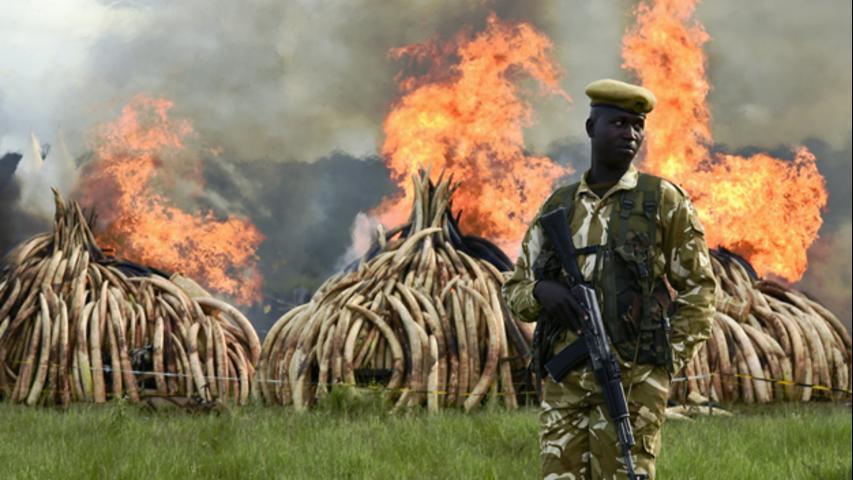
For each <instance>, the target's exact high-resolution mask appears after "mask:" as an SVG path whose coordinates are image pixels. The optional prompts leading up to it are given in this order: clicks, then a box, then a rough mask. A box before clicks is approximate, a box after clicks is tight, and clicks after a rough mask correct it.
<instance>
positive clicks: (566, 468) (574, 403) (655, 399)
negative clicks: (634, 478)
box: [539, 368, 670, 480]
mask: <svg viewBox="0 0 853 480" xmlns="http://www.w3.org/2000/svg"><path fill="white" fill-rule="evenodd" d="M573 377H574V376H573V375H569V377H567V379H566V380H564V381H563V382H562V383H556V382H554V381H553V380H552V379H550V377H549V378H548V379H547V380H546V381H545V382H544V386H543V391H542V413H541V414H540V417H539V435H540V437H539V443H540V461H541V469H542V478H544V479H546V480H556V479H572V480H580V479H591V480H592V479H595V480H597V479H611V478H618V479H620V480H621V479H624V478H626V474H627V470H626V469H625V462H624V460H623V458H622V454H621V450H620V448H619V442H618V440H617V437H616V430H615V428H614V427H613V424H612V422H610V417H608V416H607V408H606V407H605V405H604V400H603V398H602V396H601V393H600V392H599V391H591V389H590V388H583V387H582V386H581V383H585V384H586V385H584V386H586V387H590V385H589V383H588V381H587V382H576V381H573ZM623 378H625V377H624V376H623ZM587 380H588V379H587ZM669 383H670V376H669V373H668V372H667V371H666V369H664V368H655V369H653V370H652V371H651V373H649V375H648V377H647V378H645V379H644V380H643V381H641V382H638V383H635V384H634V385H633V387H631V389H630V394H629V392H628V386H627V385H626V386H625V394H626V395H629V397H628V409H629V411H630V415H631V424H632V426H633V429H634V441H635V445H634V448H633V449H632V454H633V458H634V466H635V473H638V474H641V473H644V474H646V475H648V478H650V479H653V478H654V477H655V458H656V457H657V456H658V454H659V453H660V446H661V440H660V427H661V425H662V424H663V421H664V419H665V410H666V400H667V398H668V396H669Z"/></svg>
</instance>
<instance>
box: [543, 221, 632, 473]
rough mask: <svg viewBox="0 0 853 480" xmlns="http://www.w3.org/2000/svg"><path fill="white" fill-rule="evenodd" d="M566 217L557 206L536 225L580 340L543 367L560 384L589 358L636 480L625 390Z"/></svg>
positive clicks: (608, 412)
mask: <svg viewBox="0 0 853 480" xmlns="http://www.w3.org/2000/svg"><path fill="white" fill-rule="evenodd" d="M566 217H567V215H566V209H565V208H563V207H560V208H557V209H554V210H552V211H550V212H548V213H546V214H544V215H542V216H541V217H540V218H539V223H540V224H541V225H542V227H543V228H544V229H545V234H546V236H547V237H548V239H550V240H551V243H552V244H553V246H554V251H555V252H556V253H557V257H558V258H559V260H560V265H561V266H562V269H563V271H564V272H565V274H566V279H567V283H568V285H567V286H568V287H569V290H570V291H571V294H572V296H574V298H575V300H576V301H577V302H578V304H579V305H580V306H581V308H582V309H583V311H584V315H583V316H582V317H581V318H580V324H581V337H580V338H579V339H578V340H576V341H575V342H573V343H572V344H570V345H569V346H568V347H566V348H564V349H563V350H561V351H560V352H558V353H557V354H556V355H554V358H552V359H551V360H550V361H548V363H546V364H545V370H547V371H548V374H550V375H551V377H553V378H554V380H556V381H558V382H559V381H560V380H562V379H563V377H565V376H566V374H568V373H569V371H571V370H572V369H574V368H575V367H577V366H578V365H580V364H581V363H583V362H584V361H585V360H587V359H589V361H590V363H591V364H592V370H593V372H594V373H595V379H596V380H597V381H598V384H599V385H600V386H601V391H602V395H603V396H604V403H605V405H606V407H607V414H608V415H609V416H610V419H611V420H613V423H614V426H615V427H616V434H617V436H618V438H619V446H620V447H621V448H622V456H623V457H624V459H625V467H626V468H627V469H628V478H629V479H630V480H635V479H636V480H639V479H642V478H645V476H644V475H637V474H636V473H634V461H633V458H631V447H633V446H634V432H633V430H632V429H631V420H630V418H629V416H628V402H627V401H626V400H625V390H624V389H623V388H622V378H621V372H620V371H619V364H618V363H617V361H616V358H615V357H614V355H613V352H612V351H611V350H610V343H609V342H608V340H607V333H606V332H605V330H604V322H603V321H602V319H601V311H600V310H599V308H598V300H597V299H596V298H595V290H594V289H593V288H591V287H590V286H589V285H587V284H585V283H584V281H583V277H582V276H581V273H580V269H579V268H578V262H577V258H576V256H575V246H574V243H573V242H572V232H571V228H570V227H569V223H568V221H567V220H566Z"/></svg>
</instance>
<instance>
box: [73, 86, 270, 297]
mask: <svg viewBox="0 0 853 480" xmlns="http://www.w3.org/2000/svg"><path fill="white" fill-rule="evenodd" d="M171 108H172V102H170V101H169V100H165V99H157V98H150V97H148V96H144V95H139V96H137V97H135V98H133V99H132V100H131V101H130V103H129V104H128V105H127V106H125V107H124V108H123V109H122V113H121V116H120V117H119V118H118V119H117V120H116V121H114V122H112V123H107V124H104V125H101V126H99V127H98V128H97V129H96V133H95V136H94V144H93V148H94V153H93V159H92V162H91V164H90V166H89V168H88V173H87V174H86V176H85V177H84V178H83V180H82V184H81V185H80V188H79V191H80V193H81V196H82V197H83V202H84V204H87V205H93V206H95V207H96V210H97V212H98V214H99V215H100V218H101V220H102V221H103V223H104V224H105V228H104V229H103V230H102V231H101V232H100V233H99V235H98V241H99V242H100V243H101V245H103V246H106V247H108V248H112V249H114V250H115V251H116V252H118V253H119V254H120V255H121V256H122V257H124V258H127V259H128V260H131V261H135V262H139V263H142V264H145V265H150V266H152V267H156V268H160V269H163V270H167V271H178V272H182V273H183V274H185V275H187V276H189V277H191V278H193V279H195V280H198V281H199V282H200V283H201V284H203V285H204V286H205V287H207V288H210V289H212V290H215V291H217V292H220V293H223V294H226V295H228V296H230V297H233V298H234V299H235V300H236V301H237V302H240V303H243V304H249V303H251V302H253V301H256V300H258V299H259V298H260V294H261V285H262V278H261V274H260V271H259V269H258V265H257V257H256V255H255V251H256V250H257V248H258V245H259V244H260V243H261V242H262V241H263V239H264V237H263V235H262V234H261V233H260V232H259V231H258V229H257V228H256V227H255V226H254V225H253V224H252V223H251V222H249V221H248V220H246V219H241V218H236V217H230V216H229V217H228V218H227V219H225V220H219V219H217V218H215V217H214V215H213V213H211V212H195V213H190V212H187V211H184V210H182V209H181V208H179V207H178V206H176V205H175V204H174V203H175V201H174V199H173V197H174V198H177V197H179V196H180V195H181V189H186V188H187V186H188V185H190V186H191V189H192V190H193V191H195V192H198V191H200V190H201V188H203V186H204V183H203V180H202V176H201V162H200V160H199V158H198V157H197V156H195V155H194V154H193V153H192V152H191V151H190V149H189V148H187V144H186V143H187V140H188V139H190V138H193V137H194V136H195V134H194V132H193V128H192V125H191V124H190V123H189V122H188V121H186V120H180V119H179V120H172V119H170V118H169V110H170V109H171ZM167 195H168V196H167ZM183 195H187V194H183ZM189 195H190V196H191V195H192V192H191V193H190V194H189Z"/></svg>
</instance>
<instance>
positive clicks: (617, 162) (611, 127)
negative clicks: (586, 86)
mask: <svg viewBox="0 0 853 480" xmlns="http://www.w3.org/2000/svg"><path fill="white" fill-rule="evenodd" d="M645 127H646V119H645V117H644V116H643V115H637V114H634V113H630V112H625V111H622V110H617V109H614V108H597V109H596V111H595V112H593V114H592V115H591V116H590V119H589V121H587V133H588V134H589V137H590V140H591V141H592V148H593V150H595V152H596V158H597V159H598V160H599V161H602V162H604V163H605V164H607V165H608V166H612V167H619V166H623V165H627V164H628V163H631V161H632V160H633V159H634V157H636V156H637V152H639V151H640V146H641V145H642V144H643V140H644V139H645V136H646V135H645Z"/></svg>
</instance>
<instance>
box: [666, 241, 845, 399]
mask: <svg viewBox="0 0 853 480" xmlns="http://www.w3.org/2000/svg"><path fill="white" fill-rule="evenodd" d="M712 263H713V266H714V273H715V275H716V277H717V280H718V283H719V287H720V288H718V289H717V302H716V303H717V313H716V315H715V317H714V324H713V330H712V334H711V337H710V339H709V340H708V342H707V343H706V344H705V345H704V346H703V347H702V349H701V350H700V351H699V353H698V355H696V356H695V357H694V358H693V360H692V361H691V362H690V363H689V364H688V365H687V366H686V367H685V368H684V370H682V372H680V373H679V374H677V375H676V377H682V378H686V381H684V382H680V383H674V384H673V387H672V392H671V398H674V399H676V400H678V401H685V400H686V399H687V398H688V397H689V396H691V394H693V395H694V398H695V394H697V393H698V394H699V395H700V396H701V397H705V398H708V399H710V400H713V401H720V402H732V401H741V402H746V403H753V402H758V403H764V402H769V401H774V400H799V401H808V400H810V399H811V398H813V397H816V396H818V397H822V398H838V397H842V396H846V397H849V393H845V391H847V392H849V389H850V383H849V382H850V360H851V341H850V340H851V339H850V334H849V333H848V331H847V329H846V328H845V326H844V324H843V323H841V321H839V319H838V318H837V317H836V316H835V315H833V314H832V312H830V311H829V310H827V309H826V308H825V307H823V306H822V305H820V304H819V303H817V302H816V301H814V300H812V299H810V298H808V297H807V296H805V295H804V294H802V293H800V292H798V291H796V290H793V289H790V288H787V287H785V286H782V285H779V284H777V283H774V282H771V281H768V280H761V279H759V278H758V276H757V275H756V274H755V272H753V271H751V267H750V266H749V264H747V263H746V262H745V261H743V259H740V258H739V257H736V256H735V255H733V254H731V253H729V252H726V251H724V250H723V251H715V252H714V254H713V255H712ZM809 385H815V387H810V386H809Z"/></svg>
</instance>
